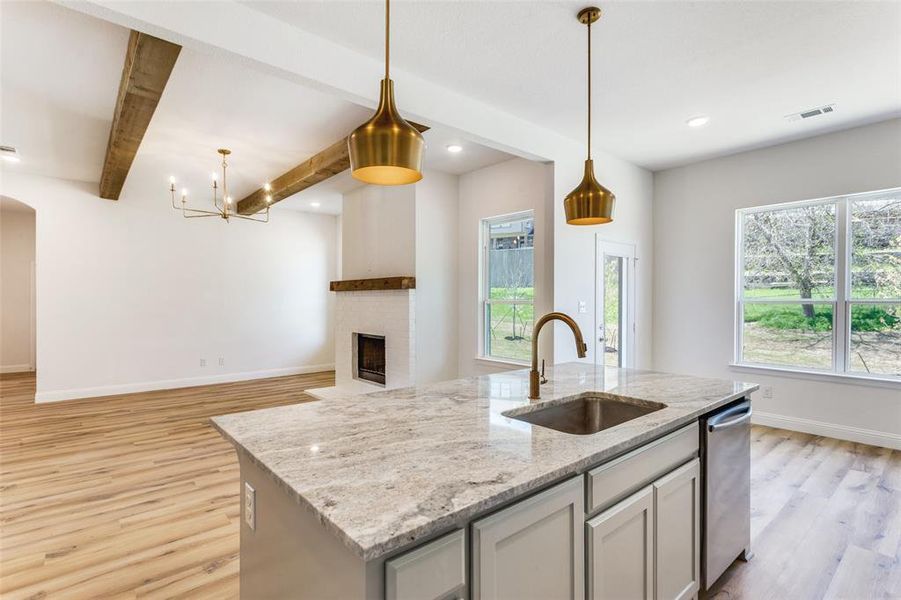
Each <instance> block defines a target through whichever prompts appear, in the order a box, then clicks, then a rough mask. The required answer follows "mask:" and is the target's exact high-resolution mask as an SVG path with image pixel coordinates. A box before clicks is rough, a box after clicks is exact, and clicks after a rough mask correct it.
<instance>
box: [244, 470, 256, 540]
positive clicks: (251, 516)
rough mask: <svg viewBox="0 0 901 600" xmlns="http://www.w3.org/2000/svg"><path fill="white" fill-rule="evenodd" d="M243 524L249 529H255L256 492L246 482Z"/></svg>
mask: <svg viewBox="0 0 901 600" xmlns="http://www.w3.org/2000/svg"><path fill="white" fill-rule="evenodd" d="M244 522H245V523H247V526H248V527H250V529H252V530H253V529H256V524H257V491H256V490H255V489H253V486H252V485H250V484H249V483H247V482H246V481H245V482H244Z"/></svg>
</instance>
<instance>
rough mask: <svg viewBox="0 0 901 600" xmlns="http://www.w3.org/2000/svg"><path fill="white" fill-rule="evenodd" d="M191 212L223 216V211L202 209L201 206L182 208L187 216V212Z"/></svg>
mask: <svg viewBox="0 0 901 600" xmlns="http://www.w3.org/2000/svg"><path fill="white" fill-rule="evenodd" d="M189 212H191V213H197V214H200V215H209V216H211V217H221V216H222V213H219V212H215V211H212V210H202V209H199V208H187V207H185V208H182V213H183V214H184V215H185V216H187V214H188V213H189Z"/></svg>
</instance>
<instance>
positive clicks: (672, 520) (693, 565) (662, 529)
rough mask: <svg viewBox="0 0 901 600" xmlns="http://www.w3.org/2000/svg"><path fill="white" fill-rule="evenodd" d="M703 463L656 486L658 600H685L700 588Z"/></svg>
mask: <svg viewBox="0 0 901 600" xmlns="http://www.w3.org/2000/svg"><path fill="white" fill-rule="evenodd" d="M700 464H701V463H700V461H698V460H697V459H695V460H693V461H691V462H690V463H687V464H685V465H683V466H682V467H679V468H678V469H676V470H675V471H673V472H672V473H670V474H669V475H666V476H665V477H662V478H661V479H658V480H657V481H656V482H655V483H654V518H655V520H656V525H657V537H656V556H655V564H656V577H655V581H656V590H657V591H656V598H657V600H685V599H687V598H693V597H695V595H696V594H697V593H698V590H699V589H700V570H701V556H700V554H701V527H700V514H701V513H700V499H701V497H700V486H699V477H700V472H701V469H700Z"/></svg>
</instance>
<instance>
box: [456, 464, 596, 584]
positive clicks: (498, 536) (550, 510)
mask: <svg viewBox="0 0 901 600" xmlns="http://www.w3.org/2000/svg"><path fill="white" fill-rule="evenodd" d="M583 496H584V493H583V486H582V477H574V478H573V479H570V480H569V481H566V482H564V483H561V484H559V485H557V486H554V487H552V488H550V489H549V490H546V491H544V492H541V493H540V494H536V495H535V496H532V497H531V498H527V499H525V500H522V501H520V502H517V503H516V504H514V505H512V506H510V507H508V508H505V509H504V510H501V511H499V512H497V513H495V514H493V515H491V516H489V517H486V518H484V519H481V520H479V521H476V522H474V523H473V524H472V585H471V587H472V598H473V600H511V599H516V600H527V599H530V598H531V599H534V600H577V599H578V600H582V599H583V598H584V593H585V584H584V564H583V563H584V549H585V545H584V529H583V527H584V525H583V521H584V519H585V507H584V501H583Z"/></svg>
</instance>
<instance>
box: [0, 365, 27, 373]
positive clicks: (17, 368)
mask: <svg viewBox="0 0 901 600" xmlns="http://www.w3.org/2000/svg"><path fill="white" fill-rule="evenodd" d="M32 370H33V369H32V368H31V365H0V373H27V372H28V371H32Z"/></svg>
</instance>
